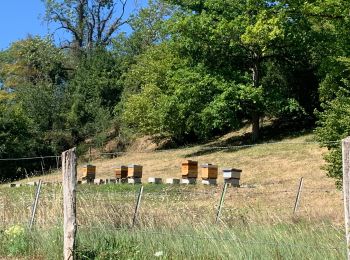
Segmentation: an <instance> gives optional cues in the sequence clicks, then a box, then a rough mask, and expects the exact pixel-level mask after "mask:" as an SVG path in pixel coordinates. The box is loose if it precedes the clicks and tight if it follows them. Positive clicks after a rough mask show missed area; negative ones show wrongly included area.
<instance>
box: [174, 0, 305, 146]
mask: <svg viewBox="0 0 350 260" xmlns="http://www.w3.org/2000/svg"><path fill="white" fill-rule="evenodd" d="M170 2H171V3H173V4H174V5H177V6H179V7H180V8H181V9H180V10H181V11H180V12H178V13H177V14H176V15H175V16H174V17H173V26H172V28H174V30H173V36H174V41H176V42H178V43H179V44H178V46H179V51H180V53H182V54H183V55H184V56H186V57H191V59H192V60H193V62H194V63H203V64H205V65H206V66H207V67H208V69H209V70H213V71H215V72H216V73H219V74H220V75H222V76H223V77H225V78H227V79H229V80H233V79H234V80H236V81H238V82H240V83H241V84H243V85H246V86H247V89H252V88H251V87H254V88H255V89H259V88H262V89H263V92H262V95H263V96H264V97H266V98H268V99H270V100H271V98H274V97H275V98H276V97H277V96H276V95H272V96H269V97H268V96H267V94H268V93H272V92H273V91H269V86H268V85H264V86H263V85H262V84H263V83H266V81H264V80H263V77H264V76H265V75H266V71H264V69H265V68H266V66H267V65H266V64H269V65H268V66H270V67H271V65H274V64H278V63H282V62H288V60H293V55H294V53H293V54H292V55H291V56H289V57H288V56H286V54H288V51H286V50H288V49H289V48H290V45H291V43H294V42H295V41H296V39H300V37H298V35H300V34H303V33H304V32H305V31H304V30H300V31H298V29H301V27H300V26H298V25H299V23H300V22H302V19H300V18H298V17H296V16H294V15H295V14H293V13H289V12H288V11H289V8H288V5H287V4H286V3H284V2H283V1H278V2H267V1H263V0H255V1H245V2H242V1H230V2H225V3H224V4H223V3H221V2H218V1H216V0H209V1H193V0H175V1H170ZM291 28H293V31H291ZM289 53H291V52H289ZM278 66H279V67H281V66H280V65H278ZM247 75H250V78H248V77H247ZM279 87H280V88H283V86H279ZM286 93H287V92H286ZM279 97H281V96H279ZM283 98H284V99H285V101H287V102H274V103H275V104H282V103H285V104H286V105H287V106H290V105H291V104H290V103H289V102H288V101H291V102H292V103H293V104H297V102H296V100H295V99H293V98H292V97H288V96H287V95H285V96H284V97H283ZM266 104H267V102H266V101H264V100H262V102H260V103H251V104H247V105H246V109H247V111H249V114H250V115H249V116H250V119H251V122H252V139H253V141H256V140H257V139H258V138H259V119H260V117H261V116H262V115H264V114H266V112H267V111H266ZM269 104H272V103H271V102H269ZM275 110H277V109H275Z"/></svg>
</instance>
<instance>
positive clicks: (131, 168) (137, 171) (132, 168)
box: [128, 164, 142, 178]
mask: <svg viewBox="0 0 350 260" xmlns="http://www.w3.org/2000/svg"><path fill="white" fill-rule="evenodd" d="M128 178H142V166H141V165H136V164H130V165H128Z"/></svg>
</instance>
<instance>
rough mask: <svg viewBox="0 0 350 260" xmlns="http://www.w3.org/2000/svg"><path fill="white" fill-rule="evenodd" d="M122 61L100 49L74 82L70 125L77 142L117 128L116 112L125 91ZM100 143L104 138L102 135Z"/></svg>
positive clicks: (84, 62)
mask: <svg viewBox="0 0 350 260" xmlns="http://www.w3.org/2000/svg"><path fill="white" fill-rule="evenodd" d="M119 65H120V61H119V60H118V59H116V58H115V57H113V55H112V54H111V53H110V52H107V51H106V50H103V49H97V50H95V51H94V52H92V53H90V55H89V56H87V57H86V58H84V59H82V60H81V62H80V64H79V65H78V68H77V70H76V72H75V76H74V78H73V79H72V80H71V81H70V86H69V93H70V98H71V102H72V104H71V108H70V111H69V113H68V124H69V126H70V128H71V129H72V135H73V136H74V138H75V141H78V142H79V141H82V140H84V139H85V138H87V137H89V136H97V135H99V134H102V135H103V134H104V133H106V132H107V131H108V130H110V129H111V128H112V127H113V122H111V121H112V118H111V115H112V114H111V113H112V110H113V108H114V106H115V104H117V103H118V101H119V99H120V95H121V91H122V86H121V83H120V82H119V81H120V75H121V68H120V66H119ZM99 138H100V139H101V138H102V140H100V141H99V143H101V142H103V141H104V140H103V139H104V138H103V137H102V136H101V135H100V136H99V137H98V139H99Z"/></svg>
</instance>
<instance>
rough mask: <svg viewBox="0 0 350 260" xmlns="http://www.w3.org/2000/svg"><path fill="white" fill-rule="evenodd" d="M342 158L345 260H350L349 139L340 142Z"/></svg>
mask: <svg viewBox="0 0 350 260" xmlns="http://www.w3.org/2000/svg"><path fill="white" fill-rule="evenodd" d="M342 157H343V196H344V214H345V232H346V249H347V259H348V260H350V234H349V231H350V227H349V225H350V137H347V138H345V139H344V140H343V141H342Z"/></svg>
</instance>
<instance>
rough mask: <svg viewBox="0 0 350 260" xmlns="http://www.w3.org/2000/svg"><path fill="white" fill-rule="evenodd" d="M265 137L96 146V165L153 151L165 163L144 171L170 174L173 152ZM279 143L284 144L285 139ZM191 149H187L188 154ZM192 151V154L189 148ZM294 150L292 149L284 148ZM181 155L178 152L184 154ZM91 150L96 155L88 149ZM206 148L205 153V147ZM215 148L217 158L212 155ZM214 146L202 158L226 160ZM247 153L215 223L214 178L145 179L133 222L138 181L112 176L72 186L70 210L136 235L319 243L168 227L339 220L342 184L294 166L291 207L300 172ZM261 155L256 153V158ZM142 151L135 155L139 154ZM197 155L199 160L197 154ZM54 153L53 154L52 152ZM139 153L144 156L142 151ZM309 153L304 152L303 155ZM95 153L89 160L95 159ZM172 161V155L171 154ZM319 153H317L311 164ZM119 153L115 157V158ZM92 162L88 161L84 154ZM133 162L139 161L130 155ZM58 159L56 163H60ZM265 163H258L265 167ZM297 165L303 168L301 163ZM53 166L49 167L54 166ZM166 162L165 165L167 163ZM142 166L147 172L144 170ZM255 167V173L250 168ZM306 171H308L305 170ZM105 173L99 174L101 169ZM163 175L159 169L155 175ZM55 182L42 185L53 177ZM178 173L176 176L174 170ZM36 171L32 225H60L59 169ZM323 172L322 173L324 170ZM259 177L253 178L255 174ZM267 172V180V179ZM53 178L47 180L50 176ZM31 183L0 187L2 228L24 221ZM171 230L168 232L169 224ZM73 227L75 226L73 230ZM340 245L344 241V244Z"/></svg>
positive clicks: (96, 225)
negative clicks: (177, 145)
mask: <svg viewBox="0 0 350 260" xmlns="http://www.w3.org/2000/svg"><path fill="white" fill-rule="evenodd" d="M337 143H340V141H335V142H332V144H337ZM269 144H276V145H277V144H283V145H290V146H292V147H295V146H297V145H304V146H307V145H312V144H318V145H319V144H320V143H317V142H300V143H298V142H278V143H269ZM263 145H265V144H254V145H240V146H226V147H221V146H213V147H205V148H201V149H197V148H186V149H181V150H179V149H173V150H162V151H156V152H133V153H127V152H116V153H99V155H98V156H97V157H95V159H94V160H95V161H96V164H97V163H99V165H98V167H100V168H104V172H107V173H108V175H109V176H110V177H113V165H115V164H113V165H112V164H111V165H110V164H108V165H105V163H104V161H103V160H101V162H98V161H99V160H100V159H102V158H103V156H106V155H118V156H119V155H120V158H119V159H120V160H124V161H127V160H129V157H131V159H132V160H135V158H133V156H138V155H140V154H147V153H149V154H152V156H153V155H154V154H156V157H158V161H160V160H165V161H166V163H167V165H166V166H164V165H161V166H157V167H158V168H157V167H155V168H154V169H152V170H150V173H149V174H152V175H154V174H156V175H157V174H160V175H161V174H166V176H168V177H170V175H171V174H173V173H176V171H179V168H180V167H179V165H177V166H176V164H178V161H179V160H183V159H184V158H201V156H202V155H197V153H198V152H202V151H209V150H232V149H236V148H251V147H262V146H263ZM284 148H285V147H284ZM173 151H178V152H180V153H181V154H180V155H179V154H176V155H174V156H173V157H171V158H169V159H167V158H164V157H163V155H159V153H165V154H164V156H166V154H167V153H170V152H173ZM189 152H190V155H192V156H189V157H187V154H188V153H189ZM271 152H274V153H275V154H276V156H277V155H279V153H280V152H281V151H279V149H277V148H273V150H272V151H271ZM193 154H194V155H193ZM291 154H293V152H292V153H291ZM183 155H185V156H183ZM95 156H96V155H95ZM209 156H212V155H211V154H210V155H209ZM220 156H221V158H219V157H220ZM220 156H218V155H217V154H214V156H212V157H208V158H204V159H205V160H212V161H214V162H215V160H217V161H219V162H221V161H222V162H223V163H224V162H225V163H226V164H230V163H232V162H231V160H230V159H231V158H230V157H231V156H232V155H230V154H228V155H226V154H225V155H220ZM295 156H296V157H293V158H290V161H289V162H288V163H291V164H292V163H293V165H298V161H297V159H298V156H297V154H296V155H295ZM253 157H254V158H255V160H256V161H257V162H256V164H253V165H250V166H249V167H257V168H256V169H255V171H251V172H250V176H249V177H250V179H247V181H244V173H245V171H247V170H246V168H245V167H244V165H243V167H242V168H243V181H242V185H241V188H230V189H228V191H227V193H226V194H225V201H224V206H223V209H222V212H221V216H220V222H219V223H218V224H215V216H216V214H217V210H218V206H219V201H220V196H221V194H222V184H221V183H219V185H217V186H208V187H207V186H203V185H186V186H185V185H165V184H161V185H155V184H153V185H152V184H147V185H144V187H145V189H144V192H143V196H142V200H141V205H140V210H139V212H138V213H137V223H136V226H135V227H133V223H132V220H133V218H134V217H135V206H136V205H135V204H136V199H137V196H138V192H139V187H140V186H139V185H128V184H121V183H118V184H114V183H109V184H106V185H93V184H87V185H78V190H77V210H78V212H77V215H78V226H79V228H78V230H90V229H91V230H94V229H96V230H105V229H108V230H112V231H115V232H117V231H123V230H127V231H128V232H130V233H131V234H133V235H135V236H137V235H139V234H147V235H152V234H154V235H157V236H166V237H172V236H174V237H176V238H181V237H182V238H186V239H199V240H216V241H230V242H234V243H237V244H243V243H245V244H256V245H259V244H261V245H265V246H278V247H288V248H297V247H302V248H314V249H317V248H318V249H320V248H322V245H309V244H306V243H299V244H298V243H283V242H278V241H273V242H271V241H260V242H259V241H254V240H249V239H248V240H247V239H239V238H236V237H235V238H233V237H231V236H226V235H220V234H218V235H216V236H212V235H204V236H203V235H202V236H201V235H192V234H183V233H181V232H180V231H179V230H176V228H175V229H174V226H187V225H188V226H191V227H198V228H200V227H203V226H213V225H214V226H217V227H218V230H217V231H218V233H219V232H220V230H221V229H222V228H224V229H225V228H227V229H230V228H232V227H234V226H239V225H247V224H249V223H263V224H264V223H268V224H271V225H276V224H280V223H285V222H288V223H293V221H296V219H305V220H307V221H309V222H324V221H326V222H327V221H329V222H330V223H332V225H335V226H337V225H339V226H342V224H341V223H342V220H343V217H342V216H343V208H342V205H343V202H342V194H341V191H339V190H337V189H336V188H335V187H334V186H333V185H332V184H330V183H329V182H326V183H324V182H320V181H319V180H317V179H314V175H313V171H314V170H315V168H312V167H310V168H309V165H302V166H299V169H298V171H299V172H298V175H299V176H300V175H301V174H303V176H304V177H305V180H306V184H305V185H304V187H303V189H302V191H301V201H300V205H299V208H298V210H297V212H296V213H295V214H294V213H293V207H294V206H295V199H296V196H297V191H298V181H299V177H297V176H293V172H291V177H289V178H286V177H284V179H283V180H280V179H279V178H278V175H277V176H276V175H274V174H270V175H271V176H275V177H270V176H269V175H268V174H266V172H268V171H272V172H273V173H276V172H283V171H284V169H283V167H285V168H286V169H290V165H283V164H280V163H279V162H278V161H277V159H276V162H275V164H276V165H277V166H273V165H272V166H270V167H269V168H268V169H267V170H266V169H265V168H266V165H262V166H261V167H260V168H259V165H260V164H264V162H263V161H260V162H259V160H263V159H264V157H262V156H261V154H254V155H253ZM261 157H262V158H261ZM46 158H50V159H52V158H60V157H59V156H42V157H32V158H7V159H6V158H2V159H0V160H1V161H6V160H8V161H19V160H44V159H46ZM141 159H142V158H141ZM204 159H203V160H204ZM234 159H235V161H233V164H235V165H233V166H236V164H240V163H242V160H241V159H240V158H238V157H235V158H234ZM58 160H59V159H58ZM145 160H148V158H146V159H145ZM312 160H314V158H310V161H312ZM95 161H94V162H93V163H95ZM174 161H176V162H174ZM319 161H320V160H319V159H317V164H318V162H319ZM119 162H120V161H118V163H119ZM91 163H92V162H91ZM135 163H138V162H137V161H136V162H135ZM60 167H61V166H60V165H59V166H57V167H56V168H57V169H58V170H59V169H60ZM264 167H265V168H264ZM301 168H303V172H300V169H301ZM57 169H56V170H57ZM169 169H171V170H169ZM259 173H263V174H265V175H264V177H265V176H268V177H265V178H266V179H264V178H262V177H260V175H262V174H260V175H258V174H259ZM147 174H148V173H147ZM149 174H148V175H149ZM254 174H256V176H254ZM308 175H310V176H308ZM104 176H106V174H105V175H104ZM161 176H162V175H161ZM53 177H55V178H56V181H57V183H56V184H57V185H49V184H50V182H51V181H52V180H54V178H53ZM173 177H177V176H173ZM38 178H41V179H43V180H44V181H45V180H46V181H47V185H44V187H43V189H42V191H41V193H40V198H39V203H38V206H37V212H36V216H35V224H34V225H35V227H36V228H49V227H53V226H57V225H62V220H63V212H62V200H63V196H62V185H61V184H60V178H61V177H60V175H59V174H58V173H57V172H55V171H52V174H51V175H46V176H38ZM324 178H325V177H324ZM255 179H258V181H255ZM271 179H273V180H271ZM51 184H52V183H51ZM36 188H37V186H27V185H25V186H22V187H18V188H13V189H7V188H6V189H5V188H4V189H0V227H1V228H2V229H6V228H7V227H9V226H11V225H16V224H20V225H25V226H26V225H28V222H29V219H30V217H31V216H32V212H33V207H32V206H33V202H34V198H35V191H36ZM167 230H170V231H171V232H168V231H167ZM78 232H79V231H78ZM344 246H345V245H344ZM344 246H334V244H332V245H329V246H324V248H325V249H327V250H328V249H329V250H339V251H342V250H344Z"/></svg>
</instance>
